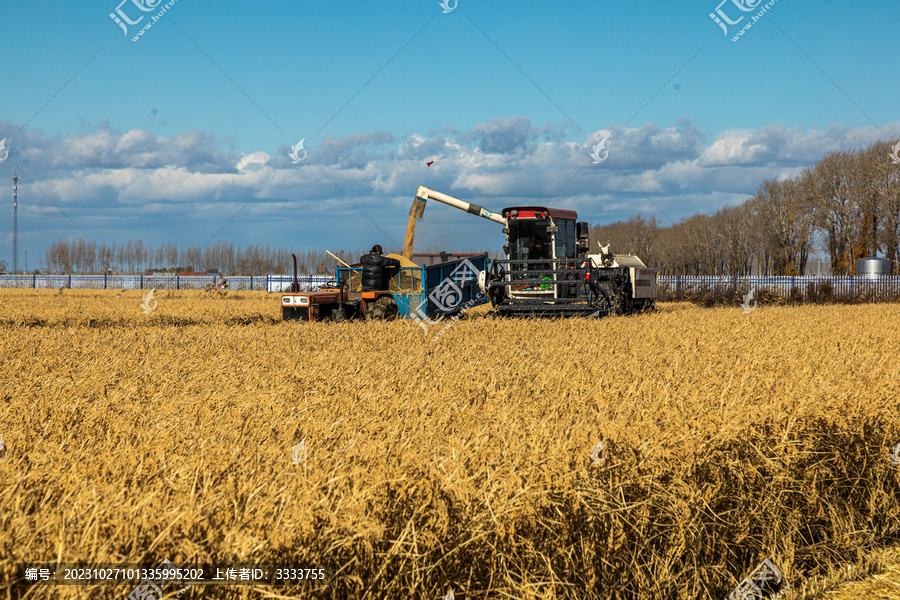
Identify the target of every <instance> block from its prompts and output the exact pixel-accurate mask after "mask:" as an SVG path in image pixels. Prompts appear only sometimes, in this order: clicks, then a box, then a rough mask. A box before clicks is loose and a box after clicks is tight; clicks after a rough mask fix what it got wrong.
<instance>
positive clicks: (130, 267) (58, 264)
mask: <svg viewBox="0 0 900 600" xmlns="http://www.w3.org/2000/svg"><path fill="white" fill-rule="evenodd" d="M368 251H369V248H368V247H367V248H365V249H363V248H356V249H342V250H335V251H334V254H336V255H337V256H338V257H339V258H341V260H343V261H344V262H347V263H349V264H354V263H356V262H358V261H359V257H360V256H362V255H363V254H365V253H366V252H368ZM438 251H439V250H435V249H430V248H429V249H426V250H423V252H438ZM385 252H386V253H388V252H390V250H388V249H385ZM470 252H480V251H477V250H470ZM291 254H296V255H297V270H298V271H299V272H300V273H302V274H304V275H308V274H316V273H322V274H332V273H334V266H335V264H336V262H337V261H336V260H335V259H334V258H332V257H331V256H329V255H328V254H327V253H326V251H325V250H324V249H318V250H298V249H295V248H290V247H288V246H280V247H271V246H270V245H269V244H265V245H249V246H245V247H241V246H237V247H235V246H234V245H233V244H231V243H229V242H226V241H217V242H215V243H212V244H209V245H208V246H205V247H201V246H198V245H193V246H190V247H186V248H181V247H179V246H178V245H177V244H174V243H172V242H168V243H164V244H159V245H157V246H154V245H151V244H144V243H143V242H142V241H141V240H138V241H136V242H131V241H128V242H111V243H106V242H103V243H100V244H97V243H96V242H93V241H85V240H84V239H78V240H63V241H59V242H56V243H54V244H53V245H51V246H50V247H49V248H48V249H47V251H46V252H45V253H44V256H43V258H42V259H41V272H43V273H67V274H68V273H81V274H91V273H93V274H100V273H116V274H119V273H148V272H149V273H179V272H205V273H222V274H227V275H266V274H270V273H291V272H292V271H293V268H294V267H293V260H292V258H291ZM493 254H496V253H493ZM493 254H492V255H493Z"/></svg>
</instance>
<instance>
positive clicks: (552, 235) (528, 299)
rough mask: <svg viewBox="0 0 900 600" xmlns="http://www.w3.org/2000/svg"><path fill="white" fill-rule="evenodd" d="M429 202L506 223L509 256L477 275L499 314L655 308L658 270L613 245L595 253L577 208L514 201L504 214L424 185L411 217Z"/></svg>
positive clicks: (568, 313)
mask: <svg viewBox="0 0 900 600" xmlns="http://www.w3.org/2000/svg"><path fill="white" fill-rule="evenodd" d="M428 200H436V201H438V202H441V203H443V204H447V205H448V206H452V207H454V208H458V209H460V210H464V211H466V212H468V213H470V214H473V215H477V216H479V217H482V218H485V219H488V220H491V221H494V222H495V223H499V224H500V225H503V233H504V234H505V235H506V244H505V245H504V246H503V251H504V254H505V255H506V258H505V259H502V260H493V261H491V266H490V273H487V272H482V273H481V274H480V277H479V287H480V288H481V291H482V292H484V293H485V294H487V296H488V298H489V299H490V302H491V304H492V305H493V308H494V311H495V312H496V313H497V314H498V315H501V316H513V315H534V316H604V315H607V314H631V313H633V312H635V311H639V310H647V309H652V308H653V307H654V306H655V303H656V290H657V283H656V269H651V268H648V267H647V266H646V265H645V264H644V263H643V261H641V259H640V258H638V257H637V256H634V255H628V254H626V255H622V254H619V255H614V254H612V253H610V252H609V246H606V247H601V248H600V253H599V254H589V253H588V251H589V241H588V233H589V230H590V228H589V225H588V224H587V223H584V222H578V214H577V213H576V212H575V211H574V210H564V209H558V208H546V207H543V206H514V207H509V208H504V209H503V211H502V212H501V213H499V214H498V213H495V212H491V211H489V210H487V209H486V208H484V207H482V206H478V205H477V204H471V203H469V202H465V201H464V200H460V199H458V198H454V197H453V196H448V195H447V194H442V193H441V192H437V191H435V190H432V189H429V188H427V187H424V186H420V187H419V189H418V191H417V193H416V200H415V201H414V202H413V208H412V210H411V211H410V215H412V216H416V217H421V216H422V214H423V212H424V210H425V202H426V201H428Z"/></svg>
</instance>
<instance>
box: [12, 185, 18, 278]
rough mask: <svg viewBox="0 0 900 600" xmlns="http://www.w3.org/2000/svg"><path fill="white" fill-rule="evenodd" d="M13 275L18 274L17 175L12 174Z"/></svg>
mask: <svg viewBox="0 0 900 600" xmlns="http://www.w3.org/2000/svg"><path fill="white" fill-rule="evenodd" d="M12 179H13V275H18V274H19V174H18V173H15V174H13V178H12Z"/></svg>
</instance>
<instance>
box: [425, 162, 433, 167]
mask: <svg viewBox="0 0 900 600" xmlns="http://www.w3.org/2000/svg"><path fill="white" fill-rule="evenodd" d="M425 164H427V165H428V166H429V167H430V166H431V165H433V164H434V161H431V162H428V163H425Z"/></svg>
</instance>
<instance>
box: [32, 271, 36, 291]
mask: <svg viewBox="0 0 900 600" xmlns="http://www.w3.org/2000/svg"><path fill="white" fill-rule="evenodd" d="M31 278H32V279H31V287H33V288H34V289H37V274H35V273H32V274H31Z"/></svg>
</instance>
